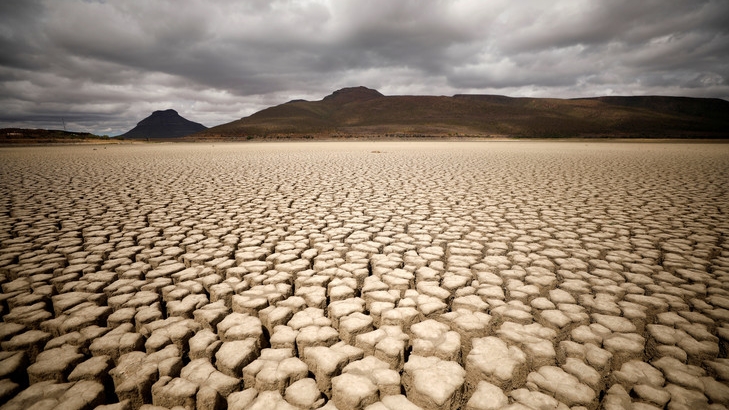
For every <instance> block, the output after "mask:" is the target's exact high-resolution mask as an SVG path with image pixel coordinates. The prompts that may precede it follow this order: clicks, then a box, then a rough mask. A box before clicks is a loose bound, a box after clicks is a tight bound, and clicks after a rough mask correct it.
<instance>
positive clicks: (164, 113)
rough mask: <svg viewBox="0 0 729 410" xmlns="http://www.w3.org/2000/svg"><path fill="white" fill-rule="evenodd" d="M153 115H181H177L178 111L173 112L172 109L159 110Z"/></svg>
mask: <svg viewBox="0 0 729 410" xmlns="http://www.w3.org/2000/svg"><path fill="white" fill-rule="evenodd" d="M152 115H180V114H178V113H177V111H175V110H173V109H172V108H168V109H166V110H157V111H155V112H153V113H152Z"/></svg>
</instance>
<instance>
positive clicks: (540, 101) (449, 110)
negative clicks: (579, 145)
mask: <svg viewBox="0 0 729 410" xmlns="http://www.w3.org/2000/svg"><path fill="white" fill-rule="evenodd" d="M350 136H351V137H383V136H384V137H413V136H415V137H417V136H439V137H442V136H451V137H455V136H477V137H539V138H553V137H581V138H590V137H620V138H634V137H638V138H680V137H683V138H722V137H723V138H726V137H729V102H728V101H725V100H721V99H707V98H687V97H664V96H641V97H596V98H578V99H558V98H512V97H506V96H500V95H455V96H452V97H446V96H384V95H382V94H381V93H379V92H378V91H376V90H372V89H369V88H365V87H353V88H344V89H341V90H338V91H335V92H334V93H332V94H331V95H329V96H327V97H324V98H323V99H322V100H320V101H305V100H293V101H289V102H287V103H285V104H281V105H278V106H275V107H270V108H267V109H264V110H262V111H259V112H257V113H255V114H253V115H251V116H249V117H245V118H242V119H240V120H237V121H233V122H230V123H227V124H223V125H219V126H217V127H213V128H210V129H207V130H205V131H203V132H200V133H197V134H194V135H191V136H189V137H188V138H190V139H196V140H197V139H203V140H205V139H254V138H290V137H293V138H331V137H335V138H336V137H350Z"/></svg>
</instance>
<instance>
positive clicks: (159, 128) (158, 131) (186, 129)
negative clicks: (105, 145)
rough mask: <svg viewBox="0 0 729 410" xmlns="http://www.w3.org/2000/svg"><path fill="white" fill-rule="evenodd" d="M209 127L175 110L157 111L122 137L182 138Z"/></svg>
mask: <svg viewBox="0 0 729 410" xmlns="http://www.w3.org/2000/svg"><path fill="white" fill-rule="evenodd" d="M206 129H208V127H206V126H204V125H202V124H200V123H197V122H193V121H190V120H188V119H186V118H184V117H182V116H181V115H180V114H179V113H178V112H177V111H175V110H173V109H166V110H157V111H154V112H152V114H151V115H150V116H148V117H147V118H145V119H143V120H142V121H139V122H138V123H137V125H136V126H135V127H134V128H132V129H131V130H129V131H127V132H126V133H124V134H121V135H120V137H123V138H130V139H169V138H182V137H185V136H187V135H190V134H194V133H196V132H200V131H204V130H206Z"/></svg>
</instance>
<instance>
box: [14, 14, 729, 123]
mask: <svg viewBox="0 0 729 410" xmlns="http://www.w3.org/2000/svg"><path fill="white" fill-rule="evenodd" d="M358 85H364V86H367V87H370V88H375V89H377V90H379V91H380V92H382V93H383V94H385V95H398V94H418V95H453V94H457V93H482V94H503V95H508V96H536V97H546V96H549V97H559V98H571V97H592V96H601V95H655V94H659V95H682V96H693V97H718V98H723V99H729V1H727V0H715V1H702V0H549V1H545V0H519V1H513V0H451V1H435V0H432V1H429V0H362V1H355V0H329V1H326V0H311V1H309V0H301V1H297V0H290V1H285V0H284V1H269V0H250V1H239V0H221V1H217V0H0V127H14V126H19V127H26V128H53V129H61V128H62V127H63V122H62V121H65V122H66V127H67V128H68V129H69V130H74V131H89V132H94V133H98V134H108V135H117V134H120V133H123V132H126V131H128V130H129V129H131V128H132V127H133V126H135V125H136V123H137V122H139V121H140V120H142V119H143V118H144V117H147V116H148V115H150V114H151V113H152V111H154V110H161V109H167V108H173V109H175V110H177V111H178V112H179V113H180V114H181V115H182V116H184V117H185V118H187V119H189V120H192V121H196V122H200V123H203V124H204V125H206V126H214V125H219V124H222V123H226V122H230V121H233V120H236V119H238V118H241V117H245V116H248V115H250V114H252V113H254V112H256V111H258V110H260V109H263V108H265V107H268V106H271V105H276V104H281V103H284V102H286V101H288V100H291V99H297V98H304V99H308V100H319V99H321V98H323V97H324V96H325V95H327V94H330V93H331V92H332V91H334V90H336V89H339V88H342V87H348V86H358Z"/></svg>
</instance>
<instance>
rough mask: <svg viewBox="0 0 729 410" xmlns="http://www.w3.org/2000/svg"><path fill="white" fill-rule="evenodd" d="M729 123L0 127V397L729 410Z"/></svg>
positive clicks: (210, 404) (232, 404)
mask: <svg viewBox="0 0 729 410" xmlns="http://www.w3.org/2000/svg"><path fill="white" fill-rule="evenodd" d="M728 190H729V145H727V144H698V143H656V142H652V143H608V142H599V143H598V142H590V143H584V142H534V141H508V142H494V141H491V142H329V143H248V144H245V143H240V144H218V143H216V144H214V145H213V144H138V145H126V146H122V145H109V146H56V147H40V146H39V147H3V148H0V284H1V285H2V294H1V295H0V300H1V301H2V303H1V304H0V314H1V315H2V322H1V323H0V403H2V405H0V408H1V409H30V408H33V409H51V408H63V409H94V408H96V409H106V410H109V409H139V408H143V409H148V410H152V409H163V408H168V409H172V408H187V409H225V408H228V409H318V408H323V409H328V410H334V409H339V410H345V409H367V410H399V409H405V410H407V409H464V410H465V409H469V410H483V409H502V408H505V409H513V410H517V409H525V410H528V409H534V410H542V409H568V408H571V409H575V410H577V409H590V410H592V409H598V408H603V409H636V410H647V409H664V408H665V409H692V410H698V409H724V408H726V406H729V359H727V351H728V349H729V241H727V239H728V237H729V215H728V213H729V192H728Z"/></svg>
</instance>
